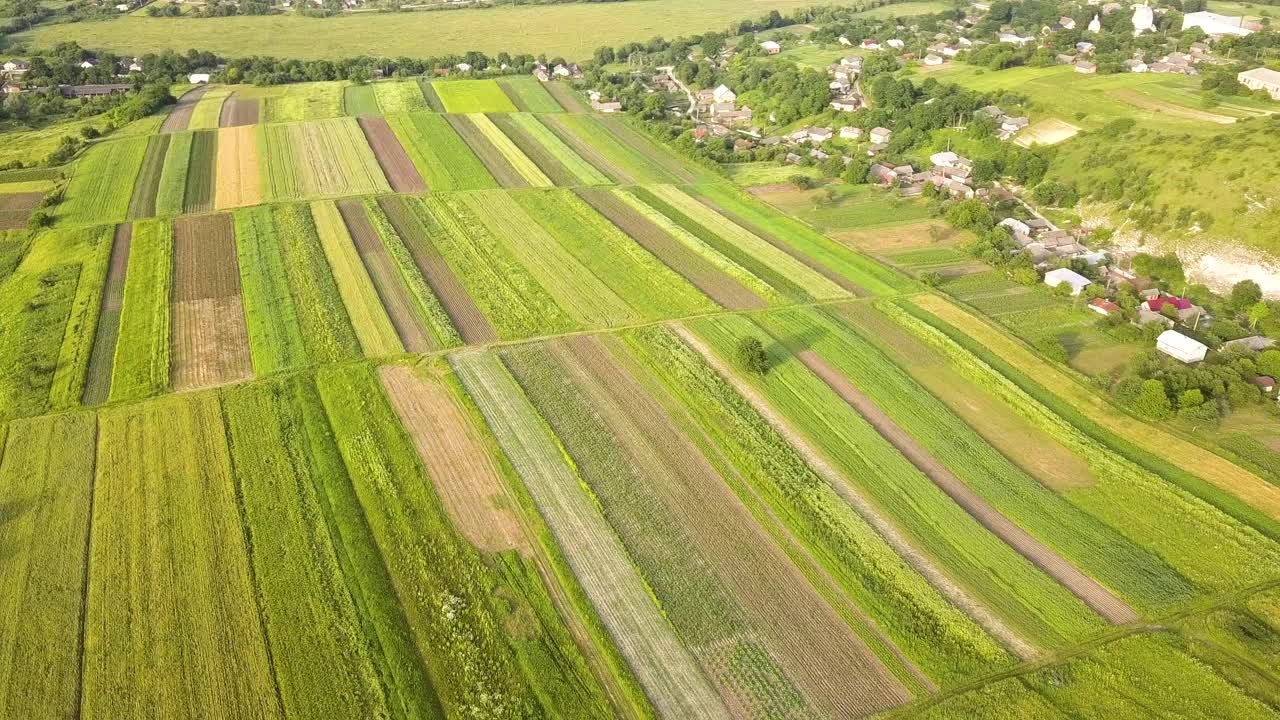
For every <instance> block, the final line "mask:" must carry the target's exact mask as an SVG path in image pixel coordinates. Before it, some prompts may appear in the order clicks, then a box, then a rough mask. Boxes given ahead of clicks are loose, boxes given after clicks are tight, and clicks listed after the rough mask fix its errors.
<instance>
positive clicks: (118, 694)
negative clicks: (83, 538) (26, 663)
mask: <svg viewBox="0 0 1280 720" xmlns="http://www.w3.org/2000/svg"><path fill="white" fill-rule="evenodd" d="M97 467H98V471H97V479H96V481H95V483H94V497H93V541H92V542H91V543H90V558H89V569H88V576H89V594H88V610H87V612H86V614H85V618H84V637H85V643H84V658H83V695H82V701H81V712H82V713H83V715H84V716H85V717H112V718H146V717H155V716H157V715H159V716H177V715H184V714H186V713H188V712H189V711H190V708H192V707H195V706H197V705H198V706H200V707H202V708H204V709H205V711H207V712H210V713H213V714H216V715H221V716H225V717H259V718H281V717H283V712H282V708H281V707H280V705H279V702H278V699H277V698H278V694H277V687H276V683H275V679H274V676H273V673H272V669H271V660H270V658H269V653H268V650H267V644H266V638H264V636H263V627H262V618H261V616H260V614H259V611H258V604H257V596H256V592H255V590H254V583H253V572H252V568H251V566H250V561H249V556H248V548H247V547H246V544H245V535H244V527H243V525H242V524H241V518H240V512H239V508H238V503H237V497H236V485H235V480H234V477H233V474H232V469H231V461H230V456H229V454H228V448H227V434H226V427H225V425H224V424H223V417H222V414H221V412H220V408H219V403H218V397H217V395H216V394H214V393H204V394H199V395H186V396H175V397H170V398H162V399H157V400H153V401H150V402H147V403H139V404H134V405H128V406H125V407H122V408H115V409H111V410H106V411H103V412H102V413H100V414H99V427H98V466H97ZM174 478H184V479H185V480H186V481H185V482H174V481H173V480H174ZM142 617H145V618H146V622H138V618H142ZM157 628H169V629H173V628H181V632H180V633H174V632H156V629H157ZM193 658H199V660H198V661H193Z"/></svg>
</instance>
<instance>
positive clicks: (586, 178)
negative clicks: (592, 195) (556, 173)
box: [494, 113, 612, 185]
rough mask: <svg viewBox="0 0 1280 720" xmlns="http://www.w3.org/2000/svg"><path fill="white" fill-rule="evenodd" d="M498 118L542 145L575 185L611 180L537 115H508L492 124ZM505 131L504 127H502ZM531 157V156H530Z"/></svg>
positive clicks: (601, 183) (594, 183)
mask: <svg viewBox="0 0 1280 720" xmlns="http://www.w3.org/2000/svg"><path fill="white" fill-rule="evenodd" d="M498 118H504V119H506V121H507V122H508V123H509V124H510V125H512V126H514V127H515V128H518V129H519V130H521V131H523V132H524V134H525V135H527V136H528V137H529V138H530V139H531V140H532V141H534V142H537V143H538V144H540V145H542V146H543V147H544V148H545V149H546V150H547V151H548V152H550V153H551V155H552V156H553V157H554V158H555V159H556V160H557V161H558V162H559V163H560V164H561V165H563V166H564V168H565V169H566V170H567V171H568V172H569V173H570V174H571V175H572V176H573V178H574V180H575V182H574V183H573V184H575V185H607V184H609V183H610V182H612V181H611V180H609V178H608V177H607V176H605V174H604V173H602V172H600V171H599V170H597V169H596V168H595V166H594V165H592V164H591V163H589V162H587V160H586V159H585V158H583V157H582V156H581V155H579V154H578V153H577V151H575V150H574V149H573V148H571V147H569V146H568V145H567V144H565V142H564V141H563V140H561V139H560V137H559V136H558V135H556V134H555V133H554V132H552V131H551V130H549V129H548V128H547V126H546V125H543V124H542V121H541V120H539V119H538V116H537V115H528V114H524V113H509V114H507V115H501V116H495V118H494V122H497V121H498ZM503 129H504V130H505V129H506V127H505V126H504V127H503ZM531 157H532V156H531Z"/></svg>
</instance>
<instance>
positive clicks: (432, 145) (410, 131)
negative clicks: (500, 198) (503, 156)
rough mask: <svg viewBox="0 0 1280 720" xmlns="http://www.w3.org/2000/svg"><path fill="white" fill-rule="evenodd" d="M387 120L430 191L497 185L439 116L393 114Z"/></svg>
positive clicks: (481, 188)
mask: <svg viewBox="0 0 1280 720" xmlns="http://www.w3.org/2000/svg"><path fill="white" fill-rule="evenodd" d="M387 122H388V124H390V125H391V129H392V130H393V131H394V132H395V134H396V137H397V138H398V139H399V140H400V144H401V145H402V146H404V149H405V152H407V153H408V154H409V158H410V159H411V160H413V165H414V167H416V168H417V169H418V172H419V173H420V174H421V175H422V177H423V179H424V180H426V182H427V187H429V188H431V189H432V190H483V189H486V188H496V187H498V182H497V181H496V180H494V179H493V176H492V175H490V174H489V171H488V170H486V169H485V167H484V165H483V164H482V163H481V162H480V159H479V158H477V157H476V155H475V153H474V152H472V150H471V148H469V147H468V146H467V144H466V143H465V142H464V141H463V140H462V138H461V137H459V136H458V133H457V132H456V131H455V130H454V129H453V127H452V126H451V125H449V123H448V122H447V121H446V120H445V119H444V118H443V117H441V116H440V115H437V114H433V113H413V114H412V115H393V116H391V117H388V118H387Z"/></svg>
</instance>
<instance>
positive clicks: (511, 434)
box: [450, 352, 730, 720]
mask: <svg viewBox="0 0 1280 720" xmlns="http://www.w3.org/2000/svg"><path fill="white" fill-rule="evenodd" d="M450 363H451V364H452V365H453V367H454V369H455V370H456V371H457V372H458V376H459V378H460V379H461V380H462V382H463V384H464V385H465V386H466V389H467V392H468V393H469V394H470V395H471V397H472V399H474V400H475V402H476V405H477V406H478V407H479V409H480V412H481V414H482V415H483V416H484V419H485V422H486V423H487V424H488V425H489V428H490V429H491V430H492V432H493V433H494V435H495V436H496V437H497V439H498V442H499V444H500V445H501V446H502V449H503V450H504V451H505V452H506V454H507V457H508V458H509V459H510V461H511V464H512V465H513V466H514V467H515V469H516V471H517V472H518V473H519V474H520V478H521V479H522V480H523V481H524V483H525V486H526V487H527V488H528V490H529V494H530V495H531V496H532V497H533V500H534V502H535V503H536V504H537V506H538V510H539V512H540V513H541V515H542V516H543V517H544V518H545V519H546V522H547V526H548V527H549V528H550V529H551V532H552V534H553V535H554V536H555V538H556V542H557V543H558V544H559V545H560V548H561V549H562V550H563V552H564V554H565V558H566V559H567V561H568V563H569V566H570V568H571V569H572V570H573V574H574V575H575V576H576V577H577V578H578V579H579V581H580V582H581V583H582V589H583V591H584V592H585V593H586V595H587V598H588V599H589V600H590V601H591V604H592V605H593V606H594V607H595V609H596V612H597V613H598V614H599V616H600V620H601V622H602V623H603V624H604V627H605V629H606V630H607V631H608V633H609V635H610V636H611V637H612V638H613V641H614V643H615V644H616V645H617V647H618V650H619V652H620V653H621V654H622V656H623V658H625V659H626V661H627V663H628V665H630V667H631V670H632V672H633V673H635V676H636V679H637V680H638V681H639V682H640V684H641V686H643V687H644V689H645V693H646V695H647V696H648V698H649V699H650V701H651V702H652V703H653V705H654V707H655V708H656V709H657V710H658V712H659V714H660V715H661V716H662V717H670V718H691V719H694V718H718V719H721V720H727V719H728V718H729V717H730V714H729V712H728V711H727V710H726V709H725V707H724V705H723V704H722V703H721V702H720V699H719V697H718V696H717V695H716V693H715V692H714V691H713V690H712V689H711V687H710V686H709V685H708V684H707V681H706V679H705V678H704V677H703V676H702V673H701V672H700V671H699V669H698V667H697V665H696V664H695V662H694V661H693V658H692V657H690V656H689V653H688V651H687V650H685V648H684V647H683V646H682V645H681V644H680V642H679V640H678V639H677V638H676V636H675V634H674V632H673V631H672V628H671V626H670V625H669V624H668V623H667V621H666V619H665V618H663V616H662V613H661V611H660V610H659V608H658V606H657V605H656V604H654V602H653V598H652V596H651V595H650V593H649V590H648V588H647V587H645V585H644V582H643V581H642V580H641V578H640V577H639V575H638V574H637V573H636V570H635V568H634V566H633V565H632V564H631V561H630V559H629V558H628V556H627V551H626V549H625V548H623V546H622V543H621V542H620V541H619V540H618V537H617V536H616V535H615V534H614V532H613V530H612V528H610V527H609V524H608V523H607V522H606V521H605V519H604V517H603V515H601V513H600V509H599V507H598V505H596V503H595V501H594V500H593V498H592V497H591V496H590V495H589V494H588V493H587V492H586V491H585V490H584V488H583V485H582V480H581V479H580V478H579V476H578V475H577V473H576V472H574V470H573V468H572V467H571V466H570V465H569V464H568V462H567V461H566V457H565V454H564V451H563V449H562V448H561V447H560V444H559V442H558V441H557V440H556V438H555V436H554V435H552V434H551V432H550V430H549V429H548V428H547V425H546V423H545V422H544V421H543V420H542V418H541V417H540V416H539V415H538V413H537V411H536V410H534V408H533V406H532V405H530V404H529V401H528V400H527V399H526V398H525V396H524V394H523V393H522V392H521V390H520V387H519V385H517V384H516V382H515V380H513V379H512V377H511V375H510V374H509V373H508V372H507V371H506V369H505V368H504V367H503V366H502V363H501V361H500V360H498V358H497V357H496V356H494V355H492V354H489V353H481V352H468V353H459V354H455V355H453V356H451V357H450Z"/></svg>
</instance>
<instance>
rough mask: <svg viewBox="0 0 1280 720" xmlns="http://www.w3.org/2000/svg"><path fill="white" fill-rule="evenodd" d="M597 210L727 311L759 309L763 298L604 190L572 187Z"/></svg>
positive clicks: (762, 304)
mask: <svg viewBox="0 0 1280 720" xmlns="http://www.w3.org/2000/svg"><path fill="white" fill-rule="evenodd" d="M574 192H576V193H577V194H578V197H580V198H582V199H583V200H585V201H586V202H587V204H589V205H590V206H591V207H593V208H595V210H596V211H597V212H599V213H600V214H601V215H604V216H605V217H606V218H608V219H609V221H610V222H612V223H613V224H614V225H616V226H617V227H618V229H619V230H621V231H622V232H624V233H626V234H627V235H628V236H630V237H631V239H633V240H635V241H636V242H637V243H639V244H640V246H641V247H643V248H644V249H645V250H648V251H649V252H650V253H652V254H653V255H654V256H655V257H657V258H658V259H659V260H661V261H662V262H663V263H664V264H665V265H666V266H667V267H669V268H671V269H672V270H673V271H675V272H676V274H678V275H680V276H681V277H683V278H684V279H685V280H687V281H689V283H690V284H692V285H693V286H694V287H696V288H698V289H699V290H701V291H702V292H704V293H706V295H707V297H710V298H711V299H712V300H714V301H715V302H716V303H717V304H719V305H720V306H722V307H725V308H727V309H730V310H744V309H750V308H761V307H764V306H765V305H766V303H765V301H764V299H763V298H761V297H760V296H759V295H756V294H755V293H753V292H751V291H750V290H748V289H747V288H746V287H745V286H743V285H742V284H741V283H739V282H738V281H736V280H734V279H733V278H731V277H729V276H728V275H726V274H725V273H723V272H721V271H720V270H719V269H717V268H716V267H715V266H713V265H712V264H711V263H709V262H707V261H706V260H705V259H703V258H702V257H701V256H699V255H698V254H697V253H695V252H693V251H692V250H690V249H689V248H688V247H687V246H685V245H684V244H682V243H681V242H679V241H678V240H676V239H675V238H673V237H671V235H670V234H668V233H667V232H665V231H664V230H662V229H661V228H659V227H658V226H657V225H654V224H653V222H651V221H650V220H649V219H648V218H646V217H644V216H643V215H641V214H640V213H639V212H637V211H636V210H635V209H634V208H632V207H631V206H629V205H628V204H627V203H625V202H623V201H622V200H621V199H620V198H618V197H617V196H616V195H614V194H612V193H610V192H608V191H607V190H588V189H585V188H580V189H577V190H575V191H574Z"/></svg>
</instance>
